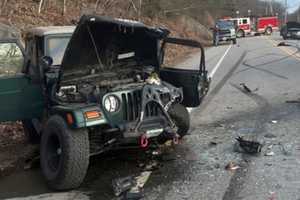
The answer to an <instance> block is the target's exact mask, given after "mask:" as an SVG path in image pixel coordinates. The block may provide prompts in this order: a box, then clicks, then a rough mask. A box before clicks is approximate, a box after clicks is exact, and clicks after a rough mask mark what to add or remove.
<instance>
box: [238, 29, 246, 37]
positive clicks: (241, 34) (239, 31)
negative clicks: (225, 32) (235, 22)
mask: <svg viewBox="0 0 300 200" xmlns="http://www.w3.org/2000/svg"><path fill="white" fill-rule="evenodd" d="M236 36H237V37H238V38H241V37H245V32H244V31H243V30H238V32H237V33H236Z"/></svg>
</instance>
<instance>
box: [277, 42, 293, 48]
mask: <svg viewBox="0 0 300 200" xmlns="http://www.w3.org/2000/svg"><path fill="white" fill-rule="evenodd" d="M277 46H278V47H282V46H284V47H289V46H291V45H290V44H287V43H286V42H280V43H278V44H277Z"/></svg>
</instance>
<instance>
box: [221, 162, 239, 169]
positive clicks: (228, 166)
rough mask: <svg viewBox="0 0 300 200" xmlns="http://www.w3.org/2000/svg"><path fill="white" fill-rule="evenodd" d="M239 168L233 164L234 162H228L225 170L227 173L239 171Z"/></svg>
mask: <svg viewBox="0 0 300 200" xmlns="http://www.w3.org/2000/svg"><path fill="white" fill-rule="evenodd" d="M239 168H240V166H238V165H237V164H235V163H234V162H229V163H228V164H227V165H226V166H225V169H226V170H228V171H235V170H237V169H239Z"/></svg>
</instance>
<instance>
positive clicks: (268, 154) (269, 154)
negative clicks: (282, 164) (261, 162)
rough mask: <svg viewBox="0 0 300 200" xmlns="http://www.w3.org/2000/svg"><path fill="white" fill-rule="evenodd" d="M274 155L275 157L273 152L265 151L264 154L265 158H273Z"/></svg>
mask: <svg viewBox="0 0 300 200" xmlns="http://www.w3.org/2000/svg"><path fill="white" fill-rule="evenodd" d="M274 155H275V153H274V152H273V151H267V152H266V153H265V156H274Z"/></svg>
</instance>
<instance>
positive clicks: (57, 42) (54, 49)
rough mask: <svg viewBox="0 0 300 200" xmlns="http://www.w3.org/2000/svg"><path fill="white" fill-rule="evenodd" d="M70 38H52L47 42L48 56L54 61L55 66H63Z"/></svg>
mask: <svg viewBox="0 0 300 200" xmlns="http://www.w3.org/2000/svg"><path fill="white" fill-rule="evenodd" d="M70 38H71V37H70V36H64V37H51V38H49V39H48V40H47V44H46V56H50V57H51V58H52V59H53V65H61V62H62V59H63V56H64V53H65V50H66V48H67V45H68V43H69V41H70Z"/></svg>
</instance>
